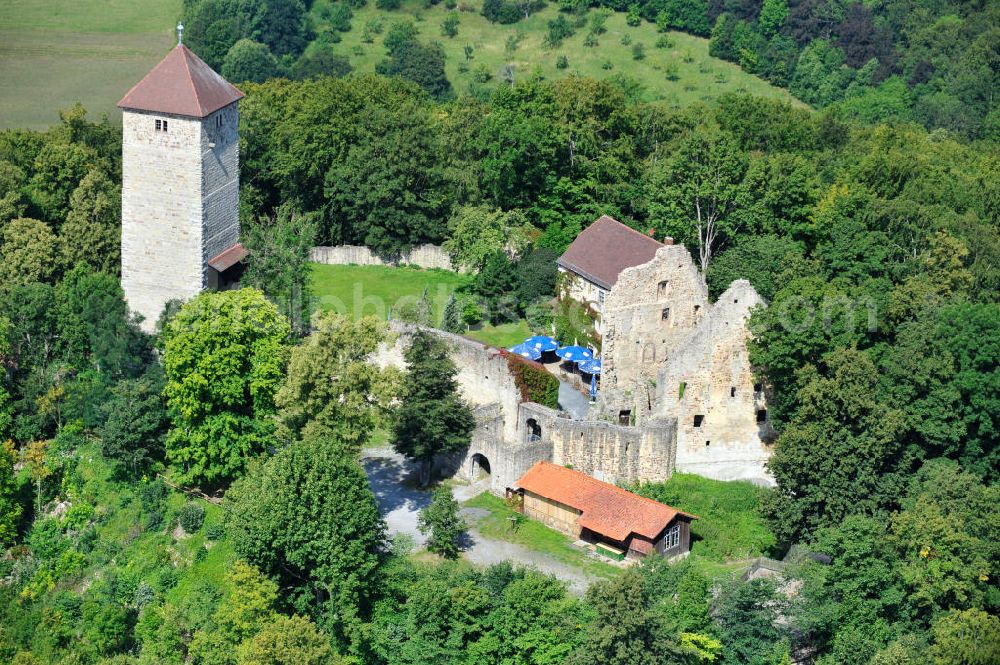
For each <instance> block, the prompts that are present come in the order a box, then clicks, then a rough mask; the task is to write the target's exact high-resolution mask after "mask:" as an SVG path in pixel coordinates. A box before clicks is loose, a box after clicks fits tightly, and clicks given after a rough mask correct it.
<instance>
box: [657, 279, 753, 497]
mask: <svg viewBox="0 0 1000 665" xmlns="http://www.w3.org/2000/svg"><path fill="white" fill-rule="evenodd" d="M762 304H763V300H762V299H761V297H760V296H759V295H757V292H756V291H755V290H754V288H753V287H752V286H751V285H750V282H748V281H746V280H739V281H736V282H733V284H732V285H731V286H730V287H729V289H727V290H726V292H725V293H723V294H722V295H721V296H720V297H719V299H718V301H717V302H716V303H715V304H713V305H712V308H711V312H710V313H709V315H708V316H706V317H705V318H704V319H703V320H702V321H701V323H699V325H698V327H697V329H696V330H695V331H694V333H693V334H692V335H691V337H689V338H688V339H687V341H686V342H685V343H684V344H683V345H682V346H680V347H678V349H677V352H676V353H674V354H673V355H672V356H671V358H670V360H669V361H668V362H667V363H666V364H665V365H664V366H663V367H662V369H661V370H660V375H659V379H658V381H657V393H656V408H655V415H656V416H658V417H676V419H677V423H678V424H677V470H678V471H682V472H685V473H697V474H699V475H703V476H708V477H711V478H718V479H721V480H735V479H748V480H755V481H758V482H764V483H770V482H772V480H771V477H770V475H769V474H768V472H767V470H766V469H765V467H764V464H765V463H766V462H767V459H768V458H769V457H770V455H771V448H770V446H769V445H768V444H767V443H766V441H767V440H768V434H769V430H770V425H769V424H768V422H767V416H766V414H767V404H766V401H765V398H764V393H763V392H762V391H760V390H756V389H755V388H756V386H755V384H754V378H753V372H752V367H751V365H750V359H749V356H748V353H747V341H748V340H749V338H750V332H749V330H748V329H747V320H748V318H749V316H750V311H751V310H752V309H753V308H754V307H757V306H759V305H762ZM682 384H683V386H684V387H683V390H682V389H681V385H682Z"/></svg>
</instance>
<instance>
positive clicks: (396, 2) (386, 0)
mask: <svg viewBox="0 0 1000 665" xmlns="http://www.w3.org/2000/svg"><path fill="white" fill-rule="evenodd" d="M401 4H403V2H402V0H375V6H376V7H378V8H379V9H381V10H382V11H387V12H391V11H395V10H397V9H399V6H400V5H401Z"/></svg>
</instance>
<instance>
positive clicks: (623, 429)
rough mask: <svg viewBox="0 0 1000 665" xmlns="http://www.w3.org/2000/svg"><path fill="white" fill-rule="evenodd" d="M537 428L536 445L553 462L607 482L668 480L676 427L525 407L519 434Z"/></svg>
mask: <svg viewBox="0 0 1000 665" xmlns="http://www.w3.org/2000/svg"><path fill="white" fill-rule="evenodd" d="M529 419H530V420H533V421H534V422H535V423H537V424H538V426H539V427H541V435H540V439H539V440H540V442H542V443H545V444H546V445H548V446H550V447H551V450H552V455H551V461H552V462H553V463H554V464H561V465H567V466H572V468H574V469H576V470H577V471H582V472H583V473H586V474H589V475H591V476H594V477H595V478H597V479H599V480H604V481H607V482H610V483H618V482H629V481H635V480H639V481H649V482H658V481H663V480H666V479H668V478H669V477H670V474H671V473H672V472H673V468H674V455H675V423H674V422H673V421H672V420H669V419H668V420H650V421H649V422H648V423H647V424H645V425H644V426H642V427H628V426H622V425H616V424H613V423H610V422H606V421H602V420H572V419H570V418H567V417H564V415H563V414H562V413H561V412H558V411H554V410H552V409H549V408H546V407H544V406H541V405H540V404H534V403H530V402H529V403H525V404H522V405H521V409H520V420H521V424H522V431H523V432H524V433H525V434H524V436H526V437H530V436H531V434H530V432H531V427H529V426H527V423H528V420H529Z"/></svg>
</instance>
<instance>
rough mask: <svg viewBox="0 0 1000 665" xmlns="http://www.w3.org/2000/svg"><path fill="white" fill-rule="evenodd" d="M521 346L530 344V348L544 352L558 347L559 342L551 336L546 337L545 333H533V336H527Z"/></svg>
mask: <svg viewBox="0 0 1000 665" xmlns="http://www.w3.org/2000/svg"><path fill="white" fill-rule="evenodd" d="M521 346H530V347H531V348H533V349H535V350H537V351H539V352H540V353H544V352H546V351H555V350H556V349H558V348H559V342H557V341H556V340H554V339H552V338H551V337H546V336H545V335H535V336H534V337H529V338H528V339H526V340H524V344H522V345H521Z"/></svg>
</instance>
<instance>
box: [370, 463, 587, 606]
mask: <svg viewBox="0 0 1000 665" xmlns="http://www.w3.org/2000/svg"><path fill="white" fill-rule="evenodd" d="M361 465H362V466H363V467H364V469H365V472H366V473H367V474H368V483H369V485H371V488H372V492H374V493H375V498H376V499H377V500H378V504H379V509H380V510H381V512H382V516H383V517H384V518H385V522H386V525H387V527H388V530H389V535H390V536H395V535H396V534H399V533H405V534H408V535H409V536H411V537H412V538H413V540H414V542H415V543H416V544H417V545H419V546H423V545H424V543H425V542H426V541H427V539H426V537H424V535H423V534H422V533H420V530H419V529H418V528H417V514H418V513H419V512H420V509H421V508H423V507H424V506H426V505H427V504H428V503H430V492H427V491H424V490H420V489H417V484H416V469H415V468H414V467H413V465H411V464H410V463H409V462H407V461H406V460H405V459H404V458H403V457H402V456H401V455H399V454H397V453H395V452H394V451H392V450H389V449H385V448H366V449H365V450H364V451H362V453H361ZM487 488H488V484H487V483H485V482H484V483H476V484H474V485H463V486H460V487H456V488H455V489H454V490H453V493H454V495H455V498H456V499H457V500H458V501H460V502H461V501H467V500H469V499H471V498H472V497H474V496H476V495H478V494H480V493H482V492H484V491H486V489H487ZM462 515H463V517H465V519H466V521H467V522H470V523H475V521H476V520H477V519H479V518H480V517H482V514H481V513H479V512H478V511H477V509H475V508H465V509H463V510H462ZM468 535H469V541H468V543H467V545H466V547H465V550H464V552H463V556H464V557H465V558H466V559H468V560H469V561H470V562H472V563H474V564H476V565H478V566H489V565H492V564H495V563H500V562H501V561H512V562H514V563H516V564H519V565H523V566H530V567H533V568H536V569H538V570H540V571H542V572H543V573H548V574H550V575H554V576H555V577H557V578H559V579H561V580H563V581H564V582H566V583H567V585H568V586H569V589H570V591H572V592H573V593H575V594H582V593H583V592H585V591H586V590H587V587H588V586H590V583H591V582H593V581H595V580H596V579H597V578H595V577H594V576H592V575H587V574H585V573H583V572H582V571H580V570H579V569H578V568H576V567H574V566H570V565H568V564H566V563H563V562H562V561H558V560H556V559H553V558H552V557H550V556H548V555H547V554H544V553H542V552H536V551H534V550H530V549H527V548H525V547H523V546H521V545H518V544H516V543H508V542H506V541H503V540H494V539H492V538H486V537H484V536H483V535H482V534H481V533H479V532H478V531H477V530H476V529H475V527H473V526H471V525H470V527H469V532H468Z"/></svg>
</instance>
